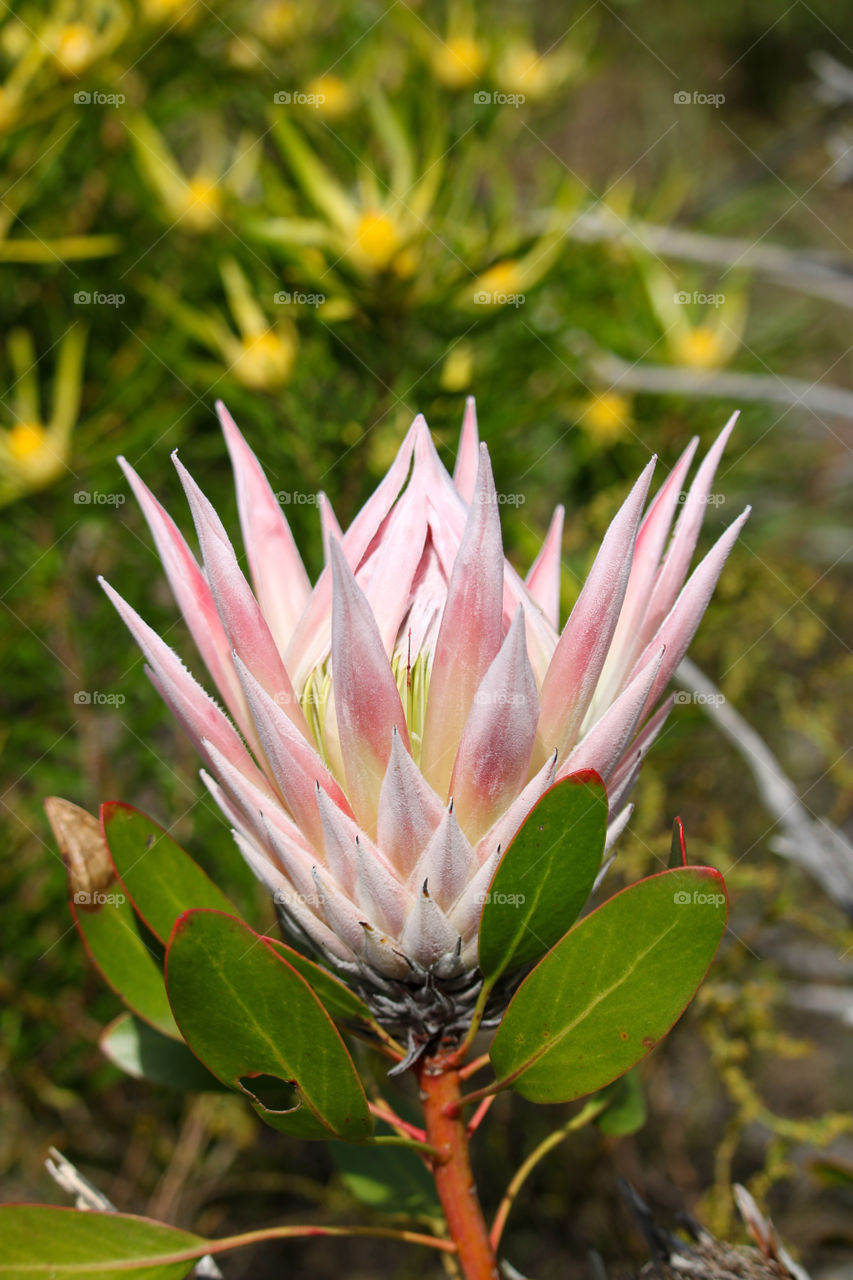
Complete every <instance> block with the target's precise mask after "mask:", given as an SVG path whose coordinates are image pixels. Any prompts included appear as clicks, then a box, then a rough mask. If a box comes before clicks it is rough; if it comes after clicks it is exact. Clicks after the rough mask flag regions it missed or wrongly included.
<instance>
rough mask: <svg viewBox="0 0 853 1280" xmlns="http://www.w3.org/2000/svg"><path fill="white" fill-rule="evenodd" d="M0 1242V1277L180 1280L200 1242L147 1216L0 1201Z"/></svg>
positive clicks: (197, 1253)
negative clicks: (182, 1256)
mask: <svg viewBox="0 0 853 1280" xmlns="http://www.w3.org/2000/svg"><path fill="white" fill-rule="evenodd" d="M0 1240H2V1242H3V1243H2V1254H0V1277H2V1280H39V1277H41V1280H84V1277H85V1280H90V1277H93V1276H97V1277H98V1280H125V1277H127V1276H144V1277H145V1280H180V1278H181V1276H185V1275H187V1274H188V1272H190V1271H192V1269H193V1267H194V1266H195V1263H196V1260H197V1259H198V1257H199V1256H202V1255H203V1253H204V1249H203V1248H201V1250H200V1246H204V1245H205V1243H206V1241H204V1240H203V1239H202V1238H201V1236H195V1235H191V1234H190V1232H188V1231H179V1230H178V1229H177V1228H176V1227H167V1226H166V1225H165V1224H164V1223H162V1222H152V1221H151V1220H150V1219H149V1218H137V1217H133V1216H132V1215H130V1214H125V1213H82V1212H80V1211H79V1210H77V1209H63V1208H57V1207H56V1206H54V1205H41V1204H6V1205H0ZM188 1252H189V1255H190V1256H189V1257H186V1256H184V1258H183V1259H181V1258H180V1257H178V1259H177V1260H175V1259H176V1255H180V1254H184V1255H186V1254H187V1253H188Z"/></svg>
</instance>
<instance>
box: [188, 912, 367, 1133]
mask: <svg viewBox="0 0 853 1280" xmlns="http://www.w3.org/2000/svg"><path fill="white" fill-rule="evenodd" d="M166 986H167V989H168V992H169V999H170V1000H171V1002H172V1010H173V1012H174V1015H175V1019H176V1021H177V1024H178V1026H179V1027H180V1029H181V1033H182V1035H183V1037H184V1039H185V1040H186V1042H187V1044H188V1045H189V1046H190V1048H191V1049H192V1051H193V1053H195V1054H196V1055H197V1056H198V1057H199V1058H200V1059H201V1061H202V1062H204V1064H205V1065H206V1066H207V1067H208V1068H209V1069H210V1070H211V1071H212V1072H213V1074H214V1075H215V1076H216V1077H217V1078H218V1079H219V1080H221V1081H222V1082H223V1084H227V1085H229V1086H230V1087H231V1088H232V1089H239V1090H242V1092H243V1093H245V1094H247V1095H248V1097H249V1098H251V1099H252V1105H253V1106H254V1108H255V1110H256V1111H257V1113H258V1115H259V1116H261V1117H262V1119H264V1120H266V1121H267V1123H268V1124H270V1125H272V1126H273V1128H275V1129H281V1130H282V1131H284V1132H285V1133H291V1134H294V1135H295V1136H297V1137H304V1138H328V1137H330V1136H332V1135H334V1136H335V1137H339V1138H345V1139H347V1140H348V1141H351V1142H359V1141H364V1140H366V1139H368V1138H369V1137H370V1135H371V1132H372V1123H371V1119H370V1113H369V1111H368V1108H367V1099H366V1097H365V1094H364V1089H363V1088H362V1085H361V1081H360V1080H359V1078H358V1075H357V1074H356V1070H355V1067H354V1066H353V1063H352V1059H351V1058H350V1056H349V1053H348V1052H347V1048H346V1045H345V1044H344V1042H343V1040H342V1039H341V1037H340V1036H339V1034H338V1032H337V1030H336V1029H335V1026H334V1023H333V1022H332V1020H331V1019H330V1018H329V1016H328V1014H327V1013H326V1011H325V1009H324V1008H323V1006H322V1004H321V1003H320V1001H319V1000H318V999H317V997H316V996H315V995H314V993H313V992H312V991H311V988H310V987H309V986H308V984H307V982H305V980H304V979H303V978H302V977H300V975H299V974H298V973H297V972H296V970H295V969H294V968H292V967H291V966H290V965H289V964H288V963H287V962H286V961H285V960H284V959H283V958H282V956H281V954H280V953H279V951H278V950H277V949H276V947H274V946H273V945H271V943H270V942H269V941H268V940H267V939H264V938H262V937H261V936H260V935H259V934H257V933H255V932H254V931H253V930H252V929H250V928H249V927H248V925H245V924H243V923H242V921H240V920H236V919H235V918H234V917H233V916H229V915H226V914H224V913H223V912H220V911H205V910H202V911H188V912H187V913H186V914H185V915H183V916H181V917H180V919H179V920H178V922H177V924H176V925H175V928H174V930H173V933H172V938H171V941H170V943H169V949H168V952H167V955H166ZM253 1081H255V1084H254V1085H253ZM274 1086H278V1089H277V1092H278V1095H279V1096H278V1097H277V1099H276V1100H275V1101H274V1102H273V1101H272V1100H271V1088H273V1087H274ZM282 1086H291V1087H292V1088H291V1090H290V1096H289V1090H288V1088H287V1087H285V1088H284V1089H282ZM293 1090H295V1096H293V1093H292V1091H293Z"/></svg>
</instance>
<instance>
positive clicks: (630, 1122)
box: [595, 1071, 646, 1135]
mask: <svg viewBox="0 0 853 1280" xmlns="http://www.w3.org/2000/svg"><path fill="white" fill-rule="evenodd" d="M598 1096H599V1098H602V1099H605V1100H606V1101H607V1108H606V1110H604V1111H602V1113H601V1115H599V1116H597V1117H596V1120H595V1123H596V1124H597V1125H598V1127H599V1129H600V1130H601V1131H602V1133H609V1134H614V1135H622V1134H626V1133H636V1132H637V1130H638V1129H642V1127H643V1125H644V1124H645V1123H646V1098H645V1095H644V1093H643V1086H642V1085H641V1084H640V1078H639V1076H638V1075H637V1073H636V1071H629V1072H627V1074H626V1075H624V1076H622V1077H621V1078H620V1079H619V1080H614V1081H613V1083H612V1084H609V1085H608V1086H607V1088H606V1089H602V1091H601V1093H600V1094H599V1095H598Z"/></svg>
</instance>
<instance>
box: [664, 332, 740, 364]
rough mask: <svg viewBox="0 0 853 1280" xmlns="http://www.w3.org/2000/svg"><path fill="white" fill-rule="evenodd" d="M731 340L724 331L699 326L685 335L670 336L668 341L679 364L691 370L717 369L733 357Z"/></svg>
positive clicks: (675, 334)
mask: <svg viewBox="0 0 853 1280" xmlns="http://www.w3.org/2000/svg"><path fill="white" fill-rule="evenodd" d="M729 339H730V335H729V334H728V333H726V331H725V330H724V329H720V328H712V327H711V326H710V325H708V324H697V325H695V326H694V328H692V329H688V330H687V331H686V332H684V333H674V334H670V335H669V337H668V339H667V341H668V344H669V348H670V350H671V352H672V354H673V356H674V358H675V359H676V360H677V361H678V363H679V364H686V365H687V366H688V367H689V368H691V369H716V368H718V367H719V366H720V365H722V364H725V362H726V361H727V360H728V358H729V356H730V355H731V346H732V344H731V342H730V340H729Z"/></svg>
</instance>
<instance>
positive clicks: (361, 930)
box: [104, 401, 747, 1027]
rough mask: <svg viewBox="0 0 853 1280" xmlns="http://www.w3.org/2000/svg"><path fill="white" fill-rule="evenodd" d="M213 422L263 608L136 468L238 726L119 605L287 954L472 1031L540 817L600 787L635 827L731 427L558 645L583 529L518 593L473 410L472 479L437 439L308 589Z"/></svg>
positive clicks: (238, 451) (700, 586)
mask: <svg viewBox="0 0 853 1280" xmlns="http://www.w3.org/2000/svg"><path fill="white" fill-rule="evenodd" d="M218 411H219V416H220V420H221V423H222V428H223V431H224V434H225V439H226V441H227V444H228V448H229V451H230V454H231V461H232V464H233V468H234V474H235V478H236V485H237V496H238V502H239V511H240V521H241V526H242V534H243V543H244V546H245V549H246V555H247V559H248V567H249V572H250V575H251V584H252V585H250V583H249V581H248V580H247V578H246V577H245V576H244V574H243V571H242V569H241V568H240V565H239V562H238V558H237V554H236V552H235V551H234V548H233V547H232V545H231V542H230V541H229V538H228V535H227V533H226V531H225V529H224V528H223V526H222V524H221V522H220V520H219V518H218V516H217V514H216V512H215V510H214V509H213V507H212V506H211V504H210V502H209V501H208V500H207V498H206V497H205V496H204V495H203V494H202V492H201V491H200V489H199V488H198V486H197V485H196V484H195V482H194V481H193V480H192V478H191V477H190V475H189V474H188V473H187V471H186V470H185V469H184V467H183V466H182V464H181V463H180V462H179V461H178V459H177V457H175V459H174V461H175V466H176V467H177V469H178V473H179V475H180V477H181V481H182V483H183V485H184V488H185V490H186V494H187V497H188V499H189V504H190V508H191V511H192V516H193V520H194V522H195V527H196V532H197V534H198V539H199V544H200V548H201V554H202V558H203V568H202V567H199V565H198V563H197V562H196V560H195V558H194V556H193V554H192V552H191V551H190V549H189V547H188V546H187V544H186V542H185V541H184V539H183V537H182V536H181V534H180V533H179V531H178V529H177V527H176V525H175V524H174V522H173V521H172V520H171V518H170V517H169V516H168V515H167V514H166V512H165V511H164V510H163V508H162V507H161V506H160V504H159V503H158V502H157V500H156V499H155V498H154V497H153V495H152V494H151V493H150V492H149V490H148V489H147V488H146V486H145V485H144V484H143V482H142V481H141V480H140V479H139V477H138V476H137V475H136V473H135V472H134V471H133V469H132V468H131V467H130V466H129V465H128V464H127V463H126V462H125V461H124V460H121V462H122V466H123V467H124V470H125V472H126V474H127V476H128V479H129V481H130V484H131V486H132V487H133V490H134V492H135V494H136V496H137V498H138V500H139V502H140V504H141V506H142V510H143V512H144V514H145V516H146V519H147V521H148V523H149V526H150V528H151V531H152V533H153V536H154V540H155V542H156V544H157V548H158V551H159V553H160V556H161V558H162V561H163V564H164V567H165V570H166V573H167V575H168V578H169V581H170V583H171V586H172V590H173V592H174V595H175V598H176V600H177V603H178V606H179V607H180V609H181V611H182V613H183V615H184V618H185V620H186V623H187V625H188V627H189V629H190V632H191V634H192V636H193V638H194V640H195V643H196V645H197V647H198V650H199V652H200V654H201V657H202V659H203V661H204V663H205V665H206V666H207V669H208V672H209V674H210V676H211V678H212V680H213V682H214V684H215V685H216V686H217V688H218V690H219V692H220V694H221V697H222V699H223V701H224V703H225V706H226V707H227V710H228V712H229V713H230V719H229V717H228V716H227V715H226V714H225V712H224V711H222V710H220V708H219V706H218V705H217V704H216V703H215V702H214V701H213V700H212V699H211V698H210V697H209V696H208V695H207V693H206V692H205V691H204V690H203V689H202V688H201V686H200V685H199V684H198V683H197V682H196V681H195V679H194V678H193V676H192V675H190V673H189V672H188V671H187V670H186V668H185V667H184V666H183V665H182V663H181V661H180V659H179V658H178V657H177V655H176V654H175V653H174V652H173V651H172V650H171V649H170V648H169V647H168V645H167V644H166V643H165V642H164V641H163V640H162V639H161V638H160V637H159V636H158V635H157V634H156V633H155V632H154V631H153V630H152V629H151V628H150V627H149V626H147V625H146V623H145V622H144V621H143V620H142V619H141V618H140V617H139V615H138V614H137V613H136V612H135V611H134V610H133V609H132V608H131V607H130V606H129V605H128V604H127V603H125V601H124V600H122V599H121V597H119V596H118V595H117V594H116V592H115V591H114V590H113V589H112V588H111V587H109V586H108V585H107V584H106V583H104V589H105V590H106V591H107V593H108V594H109V596H110V598H111V599H112V601H113V602H114V604H115V606H116V608H117V609H118V611H119V613H120V614H121V616H122V617H123V618H124V620H125V622H126V623H127V625H128V627H129V628H130V630H131V631H132V633H133V635H134V636H135V637H136V639H137V641H138V643H139V645H140V646H141V648H142V650H143V652H144V654H145V656H146V658H147V660H148V662H149V664H150V668H149V671H148V674H149V676H150V678H151V680H152V681H153V683H154V685H155V686H156V688H157V689H158V690H159V692H160V693H161V695H162V696H163V698H164V699H165V701H166V702H167V704H168V705H169V707H170V708H171V710H172V711H173V712H174V714H175V716H176V717H177V718H178V720H179V721H180V722H181V723H182V724H183V726H184V728H185V729H186V730H187V732H188V733H189V734H190V736H191V738H192V739H193V741H194V742H195V744H196V746H197V747H198V749H199V751H200V753H201V755H202V756H203V758H204V760H205V763H206V765H207V770H205V771H203V772H202V776H203V778H204V781H205V783H206V784H207V786H208V788H209V789H210V791H211V793H212V795H213V797H214V799H215V801H216V803H217V804H218V805H219V807H220V808H221V809H222V811H223V812H224V814H225V815H226V816H227V818H228V819H229V821H230V823H231V824H232V827H233V833H234V837H235V839H236V841H237V843H238V845H239V847H240V849H241V851H242V853H243V855H244V857H245V858H246V860H247V862H248V863H249V865H250V866H251V868H252V870H253V871H254V872H255V874H256V875H257V876H258V877H259V878H260V880H262V881H263V883H264V884H265V885H266V886H267V887H268V888H269V890H270V891H271V892H272V893H273V894H274V897H275V901H276V903H277V904H278V907H279V912H280V915H281V917H282V919H283V922H284V923H285V924H286V926H287V927H288V928H289V929H290V931H291V932H292V933H294V934H296V935H297V936H298V937H299V938H300V939H301V940H302V941H303V942H304V941H308V942H310V943H311V944H312V946H313V947H314V948H315V949H316V951H317V952H319V953H320V956H321V958H322V959H324V960H326V961H327V962H329V963H330V964H331V965H333V966H334V967H336V968H337V969H338V970H339V971H343V972H344V974H345V975H346V976H347V977H348V978H349V980H350V981H351V982H353V984H354V985H355V986H357V987H358V988H359V989H360V990H361V991H362V993H363V994H365V995H366V996H367V997H368V998H369V999H370V1000H371V1001H372V1003H373V1006H374V1009H375V1010H376V1011H377V1016H379V1017H384V1018H385V1019H386V1020H387V1021H388V1022H389V1023H390V1022H393V1021H395V1020H396V1021H397V1023H398V1024H399V1022H400V1021H401V1020H403V1021H405V1019H404V1018H403V1019H401V1013H400V1010H401V1008H402V1007H405V1009H406V1011H407V1012H406V1015H405V1017H406V1018H408V1019H409V1024H410V1027H411V1022H412V1020H415V1021H416V1020H417V1019H418V1018H421V1019H423V1020H425V1021H426V1023H427V1024H428V1025H429V1026H432V1027H435V1026H436V1025H438V1024H440V1023H441V1022H442V1019H443V1020H444V1025H445V1027H446V1026H447V1025H449V1024H451V1023H454V1022H455V1024H456V1025H457V1026H458V1025H461V1023H460V1019H462V1018H463V1017H464V1014H465V1010H466V1009H467V1010H469V1011H470V1001H471V998H472V993H475V992H476V988H477V984H478V973H477V950H476V948H477V929H478V921H479V916H480V913H481V909H482V902H483V900H484V896H485V894H486V892H487V890H488V886H489V882H490V880H491V878H492V876H493V874H494V871H495V868H496V867H497V865H498V862H499V860H500V857H501V852H502V850H505V849H506V848H507V846H508V844H509V842H510V841H511V840H512V838H513V835H514V834H515V832H516V831H517V830H518V828H519V827H520V825H521V824H522V823H523V821H524V819H525V818H526V816H527V815H528V813H529V812H530V810H531V808H532V807H533V806H534V805H535V804H536V802H537V801H538V800H539V799H540V797H541V796H542V795H543V794H544V792H545V791H546V790H547V789H548V788H549V787H551V786H552V785H553V784H554V783H555V781H557V780H558V779H562V778H565V777H566V776H568V775H569V774H572V773H574V772H577V771H579V770H589V769H591V770H594V771H595V772H596V773H598V774H599V775H600V776H601V778H602V779H603V781H604V782H605V784H606V786H607V790H608V799H609V806H610V827H609V832H608V841H609V843H612V841H613V840H614V839H615V838H616V836H617V835H618V834H619V832H620V831H621V830H622V829H623V828H624V826H625V823H626V822H627V820H628V818H629V816H630V806H628V805H627V804H626V801H627V798H628V795H629V793H630V791H631V788H632V787H633V785H634V783H635V781H636V779H637V776H638V773H639V770H640V765H641V762H642V759H643V757H644V756H645V754H646V752H647V751H648V749H649V747H650V745H651V743H652V742H653V740H654V738H655V736H656V735H657V734H658V733H659V731H660V729H661V726H662V724H663V722H664V720H665V718H666V715H667V712H668V711H669V707H670V702H668V701H665V702H663V703H662V704H660V699H661V695H662V693H663V691H664V689H665V687H666V685H667V683H668V681H669V679H670V676H671V675H672V672H673V670H674V669H675V667H676V665H677V664H678V662H679V661H680V659H681V657H682V655H683V654H684V652H685V650H686V648H687V646H688V644H689V642H690V640H691V638H692V636H693V634H694V632H695V630H696V627H697V625H698V623H699V620H700V618H701V616H702V614H703V612H704V610H705V607H706V605H707V603H708V600H709V598H710V595H711V592H712V591H713V588H714V585H715V583H716V581H717V578H718V576H719V573H720V571H721V569H722V566H723V564H724V562H725V559H726V557H727V555H728V553H729V551H730V549H731V547H732V544H733V543H734V541H735V538H736V537H737V534H738V531H739V530H740V528H741V525H742V524H743V522H744V520H745V518H746V515H747V512H744V513H743V515H741V516H740V517H739V518H738V519H737V520H735V522H734V523H733V524H732V525H731V526H730V527H729V528H728V529H727V530H726V532H725V533H724V534H723V535H722V537H721V538H720V539H719V541H718V542H717V543H716V545H715V546H714V547H713V549H712V550H711V551H710V552H709V553H708V554H707V555H706V557H705V558H704V560H702V561H701V563H700V564H699V565H698V567H697V568H696V569H695V570H694V572H693V574H692V576H691V577H690V578H689V579H688V580H687V582H686V584H685V578H686V577H687V572H688V568H689V565H690V562H691V559H692V556H693V552H694V549H695V545H696V540H697V536H698V533H699V528H700V525H701V523H702V517H703V514H704V511H705V506H706V504H707V498H708V495H709V492H710V486H711V484H712V481H713V477H714V473H715V470H716V467H717V464H718V462H719V459H720V455H721V453H722V450H723V448H724V445H725V443H726V440H727V438H728V435H729V433H730V431H731V428H732V426H733V424H734V419H732V421H731V422H730V423H729V424H728V425H727V426H726V428H725V430H724V431H723V432H722V434H721V435H720V437H719V439H718V440H717V442H716V443H715V444H714V446H713V448H712V449H711V450H710V452H709V453H708V455H707V457H706V458H705V460H704V462H703V463H702V465H701V467H700V468H699V470H698V472H697V474H696V477H695V479H694V481H693V483H692V485H691V487H690V489H689V491H688V493H687V495H686V497H685V495H684V494H683V490H682V486H683V483H684V480H685V476H686V474H687V471H688V468H689V467H690V463H691V460H692V457H693V454H694V452H695V448H696V441H695V440H694V441H693V442H692V443H691V444H690V445H689V447H688V448H687V450H686V451H685V453H684V454H683V455H682V457H681V458H680V459H679V461H678V463H677V464H676V465H675V467H674V468H673V470H672V472H671V473H670V475H669V476H668V477H667V479H666V480H665V482H664V483H663V485H662V486H661V488H660V490H659V491H658V493H657V495H656V497H655V498H654V501H653V502H652V503H651V505H650V506H649V508H648V510H647V511H646V514H645V516H643V508H644V506H645V503H646V496H647V492H648V489H649V484H650V481H651V476H652V471H653V468H654V459H653V460H652V461H651V462H650V463H649V464H648V466H647V467H646V468H645V470H644V471H643V473H642V475H641V476H640V478H639V479H638V480H637V482H636V484H635V485H634V487H633V488H632V489H631V492H630V493H629V494H628V497H627V498H626V499H625V502H624V504H623V505H622V507H621V509H620V510H619V511H618V513H617V514H616V516H615V518H614V519H613V522H612V524H611V525H610V528H609V529H608V531H607V533H606V535H605V537H604V541H603V543H602V546H601V549H600V551H599V552H598V555H597V558H596V560H595V562H594V564H593V566H592V569H591V570H590V573H589V576H588V577H587V579H586V582H585V584H584V586H583V589H582V591H581V593H580V595H579V597H578V599H577V602H576V604H575V606H574V608H573V610H572V612H571V614H570V616H569V618H568V621H567V622H566V624H565V626H564V627H563V628H562V631H561V630H560V625H559V583H560V545H561V535H562V525H563V509H562V508H558V509H557V511H556V513H555V515H554V518H553V521H552V523H551V527H550V529H549V531H548V534H547V537H546V538H545V541H544V543H543V546H542V549H541V551H540V553H539V555H538V557H537V559H536V561H535V562H534V564H533V566H532V568H531V569H530V571H529V573H528V575H527V577H526V579H525V580H522V579H521V578H520V577H519V575H518V574H517V573H516V571H515V570H514V569H513V568H512V566H511V565H510V564H509V563H508V562H507V561H506V560H505V559H504V556H503V551H502V544H501V530H500V521H499V505H500V504H499V500H498V495H497V494H496V492H495V485H494V481H493V478H492V470H491V466H490V462H489V455H488V452H487V449H486V447H485V445H481V444H479V443H478V435H477V425H476V416H475V410H474V404H473V401H469V402H468V406H467V409H466V413H465V419H464V422H463V427H462V436H461V441H460V446H459V452H458V456H457V461H456V468H455V471H454V475H453V478H452V479H451V477H450V475H449V474H448V473H447V471H446V470H445V468H444V466H443V465H442V463H441V461H440V460H439V457H438V454H437V453H436V450H435V448H434V446H433V444H432V441H431V438H430V435H429V431H428V429H427V426H426V423H425V421H424V419H423V418H422V417H418V418H416V419H415V421H414V423H413V424H412V427H411V429H410V431H409V433H408V435H407V436H406V438H405V440H404V442H403V444H402V446H401V448H400V451H399V453H398V454H397V457H396V459H395V461H394V463H393V465H392V466H391V468H390V470H389V471H388V474H387V475H386V476H385V478H384V479H383V480H382V482H381V483H380V485H379V486H378V488H377V489H376V491H375V493H374V494H373V495H372V496H371V497H370V499H369V500H368V501H367V503H366V504H365V506H364V507H363V508H362V510H361V511H360V512H359V514H358V515H357V516H356V518H355V519H354V520H353V522H352V524H351V525H350V527H349V528H348V529H347V531H346V533H342V532H341V530H340V528H339V526H338V523H337V521H336V519H335V517H334V515H333V513H332V510H331V508H330V506H329V503H328V501H327V500H326V499H325V498H323V497H321V499H320V513H321V520H322V527H323V537H324V544H325V550H326V567H325V568H324V570H323V572H322V573H321V574H320V577H319V579H318V580H317V582H316V584H315V585H314V586H313V587H312V585H311V583H310V581H309V579H308V576H307V574H306V572H305V569H304V567H303V564H302V561H301V559H300V556H299V553H298V551H297V549H296V546H295V543H294V540H293V537H292V535H291V532H290V529H289V527H288V524H287V521H286V519H285V517H284V515H283V514H282V510H281V506H280V504H279V501H278V500H277V498H276V495H275V494H274V493H273V491H272V489H271V488H270V486H269V484H268V483H267V481H266V479H265V477H264V474H263V472H262V470H261V467H260V465H259V463H258V461H257V459H256V458H255V456H254V454H253V453H252V451H251V450H250V449H249V447H248V445H247V444H246V442H245V440H244V439H243V437H242V436H241V434H240V432H239V431H238V429H237V427H236V426H235V424H234V422H233V420H232V419H231V417H230V416H229V414H228V413H227V411H226V410H225V409H224V407H222V406H221V405H219V406H218ZM682 502H683V505H681V504H682ZM679 506H680V514H679V516H678V519H677V521H676V522H675V527H674V532H673V533H672V537H671V539H670V540H669V546H668V549H666V551H665V545H666V543H667V539H668V535H669V532H670V528H671V526H672V525H673V521H674V520H675V515H676V512H677V511H678V510H679ZM664 552H665V554H664ZM659 704H660V705H659Z"/></svg>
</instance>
